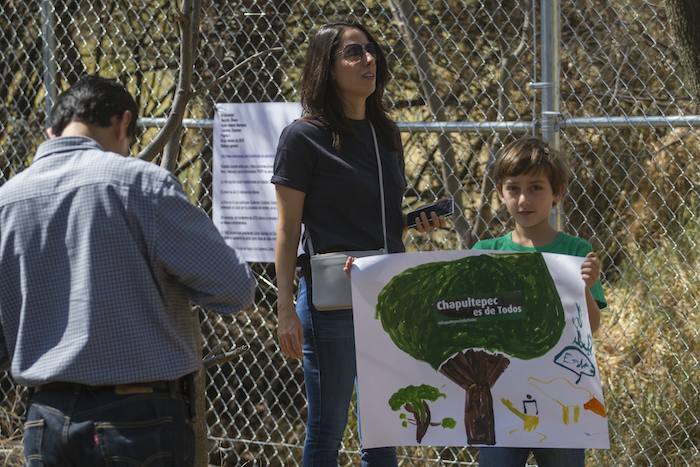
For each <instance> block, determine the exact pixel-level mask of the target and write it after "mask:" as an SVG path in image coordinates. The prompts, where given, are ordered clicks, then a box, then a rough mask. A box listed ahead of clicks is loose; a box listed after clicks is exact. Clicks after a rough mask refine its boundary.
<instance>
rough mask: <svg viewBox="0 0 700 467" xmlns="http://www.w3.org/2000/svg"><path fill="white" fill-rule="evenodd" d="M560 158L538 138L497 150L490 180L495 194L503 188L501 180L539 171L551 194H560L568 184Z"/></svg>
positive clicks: (521, 139)
mask: <svg viewBox="0 0 700 467" xmlns="http://www.w3.org/2000/svg"><path fill="white" fill-rule="evenodd" d="M562 159H563V158H562V156H561V155H560V154H559V153H558V152H557V151H555V150H554V149H552V148H550V147H549V145H548V144H547V143H545V142H544V141H542V140H541V139H540V138H536V137H534V136H528V137H525V138H520V139H518V140H516V141H513V142H512V143H510V144H508V145H507V146H506V147H504V148H503V149H501V151H500V152H499V153H498V157H497V158H496V163H495V164H494V167H493V178H494V181H495V182H496V187H497V189H498V191H499V192H500V191H501V188H503V180H505V179H506V178H507V177H516V176H518V175H523V174H532V173H536V172H540V171H542V172H543V173H544V174H545V175H546V177H547V179H548V180H549V184H550V185H551V186H552V192H553V193H555V194H560V193H563V192H564V190H566V187H567V186H568V184H569V171H568V170H567V169H566V166H565V165H564V161H563V160H562Z"/></svg>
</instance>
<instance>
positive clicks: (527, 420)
mask: <svg viewBox="0 0 700 467" xmlns="http://www.w3.org/2000/svg"><path fill="white" fill-rule="evenodd" d="M529 402H534V401H532V400H531V396H530V395H529V394H528V400H527V401H523V410H524V411H525V412H526V411H527V405H526V404H527V403H529ZM501 404H503V405H505V406H506V408H508V410H510V411H511V412H512V413H513V414H514V415H515V416H516V417H518V418H519V419H520V420H522V421H523V428H522V429H523V431H526V432H528V433H530V432H532V431H533V430H535V429H536V428H537V425H539V424H540V417H539V415H530V414H527V413H525V412H521V411H520V410H518V409H517V408H515V406H514V405H513V403H512V402H511V401H510V400H508V399H506V398H501ZM535 407H537V406H536V402H535ZM535 410H536V409H535ZM517 431H519V429H518V428H514V429H512V430H510V431H509V432H508V434H509V435H512V434H513V433H515V432H517ZM536 433H537V434H538V435H539V437H540V439H539V441H540V442H542V441H544V440H545V439H547V435H545V434H544V433H542V432H539V431H537V432H536Z"/></svg>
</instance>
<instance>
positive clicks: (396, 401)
mask: <svg viewBox="0 0 700 467" xmlns="http://www.w3.org/2000/svg"><path fill="white" fill-rule="evenodd" d="M441 397H447V396H445V394H443V393H442V392H440V390H439V389H438V388H436V387H434V386H428V385H427V384H421V385H420V386H406V387H404V388H401V389H399V390H398V391H396V392H395V393H394V394H393V395H392V396H391V398H390V399H389V406H390V407H391V410H394V411H396V410H400V409H403V410H405V411H406V412H409V413H410V414H412V415H413V419H411V418H408V416H407V415H406V414H405V413H403V412H402V413H401V414H400V415H399V418H401V419H402V420H403V422H402V423H401V425H402V426H403V427H407V426H408V425H409V424H411V425H415V426H416V441H417V442H418V443H419V444H420V442H421V441H422V440H423V437H424V436H425V433H426V432H427V431H428V428H430V427H431V426H442V427H443V428H454V427H455V426H456V425H457V422H456V421H455V420H454V419H453V418H449V417H445V418H443V419H442V421H441V422H440V423H432V420H431V417H432V416H431V414H430V407H429V406H428V402H427V401H430V402H435V401H436V400H438V399H439V398H441Z"/></svg>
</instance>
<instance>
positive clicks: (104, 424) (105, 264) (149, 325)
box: [0, 76, 255, 466]
mask: <svg viewBox="0 0 700 467" xmlns="http://www.w3.org/2000/svg"><path fill="white" fill-rule="evenodd" d="M136 118H137V107H136V103H135V102H134V99H133V98H132V97H131V95H129V93H128V91H127V90H126V89H125V88H124V87H123V86H121V85H120V84H118V83H116V82H115V81H111V80H107V79H103V78H99V77H95V76H88V77H85V78H83V79H81V80H80V81H79V82H78V83H76V84H75V85H74V86H73V87H71V88H70V89H69V90H67V91H66V92H64V93H63V94H61V96H60V97H59V98H58V100H57V103H56V105H55V107H54V109H53V111H52V113H51V117H50V122H49V129H48V130H47V133H48V134H49V137H50V139H49V140H48V141H46V142H45V143H43V144H42V145H41V146H39V148H38V150H37V153H36V155H35V156H34V160H33V163H32V165H31V166H30V167H29V168H28V169H26V170H24V171H23V172H22V173H20V174H18V175H16V176H15V177H13V178H12V179H11V180H9V181H8V182H7V183H5V184H4V185H3V186H2V187H0V369H8V368H9V371H10V372H11V374H12V376H13V378H14V379H15V380H16V381H17V382H18V383H20V384H23V385H26V386H28V387H29V388H30V393H31V394H32V395H31V400H30V403H29V407H28V411H27V422H26V425H25V434H24V449H25V451H24V452H25V457H26V459H27V463H28V464H29V465H34V463H35V462H37V463H38V464H40V465H45V466H59V465H61V466H62V465H81V466H83V465H84V466H88V465H91V466H92V465H95V466H96V465H105V463H109V461H116V460H119V461H120V462H125V463H129V464H130V465H131V464H133V465H143V464H144V463H146V462H147V461H149V462H155V460H158V461H159V462H158V465H173V466H186V465H192V462H193V434H192V429H191V419H190V418H191V412H190V408H189V406H188V400H187V394H186V393H187V390H186V388H185V387H184V381H186V380H187V378H186V377H187V375H189V374H191V373H192V372H194V371H196V370H198V369H199V368H200V367H201V365H202V364H201V359H200V356H199V355H198V353H197V352H195V336H194V333H193V328H192V326H193V316H192V310H191V305H190V301H191V302H194V303H195V304H197V305H201V306H202V307H205V308H206V309H208V310H211V311H215V312H219V313H223V314H226V313H232V312H235V311H238V310H240V309H242V308H245V307H247V306H249V305H250V304H251V302H252V300H253V296H254V290H255V279H254V277H253V275H252V274H251V271H250V270H249V268H248V266H247V265H246V264H245V262H243V261H241V259H240V258H239V257H238V255H237V254H236V252H235V251H234V250H233V249H231V248H229V247H228V246H227V245H226V244H225V242H224V240H223V239H222V237H221V235H220V234H219V232H218V231H217V230H216V228H215V227H214V225H213V224H212V222H211V221H210V219H209V218H208V217H207V215H206V214H205V213H204V212H203V211H202V210H201V209H199V208H197V207H195V206H193V205H192V204H191V203H190V202H189V201H188V199H187V196H186V195H185V193H184V192H183V190H182V187H181V186H180V183H179V182H178V180H177V179H176V178H175V177H173V176H172V175H171V174H170V173H169V172H167V171H166V170H164V169H161V168H160V167H157V166H156V165H153V164H149V163H147V162H144V161H141V160H138V159H136V158H131V157H124V156H128V154H129V147H130V145H131V143H132V142H133V139H134V136H135V133H136Z"/></svg>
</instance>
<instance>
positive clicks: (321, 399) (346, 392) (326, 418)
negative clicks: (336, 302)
mask: <svg viewBox="0 0 700 467" xmlns="http://www.w3.org/2000/svg"><path fill="white" fill-rule="evenodd" d="M307 291H308V288H307V286H306V281H305V280H304V279H301V280H300V281H299V294H298V296H297V314H298V315H299V318H300V319H301V323H302V326H303V328H304V382H305V384H306V398H307V405H308V421H307V424H306V441H305V442H304V467H335V466H337V465H338V450H339V449H340V443H341V441H342V439H343V432H344V431H345V425H346V424H347V422H348V409H349V407H350V399H351V397H352V389H353V386H354V385H355V376H356V374H357V369H356V366H355V334H354V330H353V324H352V313H351V312H349V311H326V312H319V311H317V310H315V309H311V307H310V305H309V301H308V294H307ZM397 465H398V463H397V460H396V449H394V448H393V447H387V448H375V449H363V450H362V467H395V466H397Z"/></svg>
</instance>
